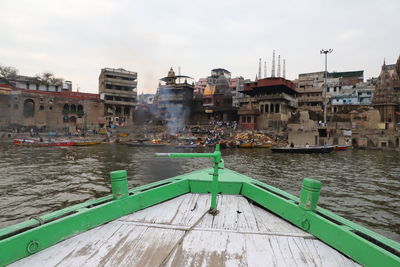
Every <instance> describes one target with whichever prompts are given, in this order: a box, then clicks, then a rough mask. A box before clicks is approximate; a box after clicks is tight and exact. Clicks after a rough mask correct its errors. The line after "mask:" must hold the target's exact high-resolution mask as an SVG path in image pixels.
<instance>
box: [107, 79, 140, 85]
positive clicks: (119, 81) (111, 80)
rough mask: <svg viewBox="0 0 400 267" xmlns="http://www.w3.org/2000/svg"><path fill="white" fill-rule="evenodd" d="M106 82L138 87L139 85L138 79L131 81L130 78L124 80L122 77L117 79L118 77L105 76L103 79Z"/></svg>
mask: <svg viewBox="0 0 400 267" xmlns="http://www.w3.org/2000/svg"><path fill="white" fill-rule="evenodd" d="M103 83H104V84H112V85H119V86H132V87H136V86H137V81H136V80H135V81H129V80H122V79H116V78H104V79H103Z"/></svg>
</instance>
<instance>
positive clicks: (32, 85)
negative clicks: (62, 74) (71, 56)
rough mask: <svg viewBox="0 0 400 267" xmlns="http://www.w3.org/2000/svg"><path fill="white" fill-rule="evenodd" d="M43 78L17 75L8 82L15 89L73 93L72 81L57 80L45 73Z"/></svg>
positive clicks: (8, 79)
mask: <svg viewBox="0 0 400 267" xmlns="http://www.w3.org/2000/svg"><path fill="white" fill-rule="evenodd" d="M43 76H44V77H39V76H24V75H16V76H13V77H8V78H7V81H8V82H9V83H10V85H11V86H13V87H15V88H21V89H27V90H36V91H45V92H61V91H72V82H71V81H64V80H63V79H61V78H55V77H54V76H53V75H52V74H51V73H45V74H44V75H43Z"/></svg>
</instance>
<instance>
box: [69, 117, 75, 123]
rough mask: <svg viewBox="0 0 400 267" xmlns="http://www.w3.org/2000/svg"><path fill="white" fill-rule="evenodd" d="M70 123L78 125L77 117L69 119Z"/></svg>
mask: <svg viewBox="0 0 400 267" xmlns="http://www.w3.org/2000/svg"><path fill="white" fill-rule="evenodd" d="M69 122H70V123H72V124H76V117H75V116H71V117H70V118H69Z"/></svg>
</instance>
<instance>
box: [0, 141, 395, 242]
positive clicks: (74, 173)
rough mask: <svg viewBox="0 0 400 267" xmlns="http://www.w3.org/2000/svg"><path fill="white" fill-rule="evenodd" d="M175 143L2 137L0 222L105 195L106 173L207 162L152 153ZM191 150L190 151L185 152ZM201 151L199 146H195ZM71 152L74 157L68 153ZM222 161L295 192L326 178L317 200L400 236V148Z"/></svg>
mask: <svg viewBox="0 0 400 267" xmlns="http://www.w3.org/2000/svg"><path fill="white" fill-rule="evenodd" d="M166 151H174V149H173V148H168V147H158V148H135V147H128V146H125V145H117V144H102V145H98V146H92V147H69V148H60V147H56V148H46V147H43V148H40V147H15V146H13V145H12V144H6V143H0V228H1V227H5V226H8V225H11V224H14V223H17V222H20V221H23V220H25V219H28V218H29V217H30V216H32V215H41V214H45V213H49V212H52V211H55V210H58V209H61V208H64V207H67V206H70V205H73V204H77V203H80V202H82V201H85V200H88V199H93V198H98V197H101V196H104V195H107V194H109V193H110V182H109V179H108V172H110V171H113V170H118V169H126V170H127V171H128V175H129V185H130V187H133V186H137V185H142V184H146V183H149V182H154V181H157V180H160V179H163V178H168V177H172V176H175V175H178V174H183V173H185V172H188V171H193V170H197V169H200V168H203V167H209V166H211V161H210V160H209V159H155V158H154V156H153V155H154V153H155V152H166ZM189 151H190V150H189ZM199 152H203V151H199ZM70 154H74V155H75V159H74V160H71V159H67V155H70ZM222 154H223V158H224V160H225V166H226V167H227V168H230V169H233V170H235V171H238V172H241V173H243V174H246V175H248V176H251V177H253V178H256V179H259V180H261V181H263V182H266V183H268V184H270V185H272V186H275V187H278V188H280V189H283V190H286V191H288V192H290V193H292V194H294V195H296V196H298V195H299V191H300V187H301V182H302V179H303V178H306V177H308V178H314V179H318V180H320V181H321V182H322V183H323V188H322V191H321V198H320V205H321V206H322V207H324V208H327V209H329V210H331V211H333V212H335V213H337V214H339V215H341V216H343V217H345V218H347V219H350V220H352V221H354V222H356V223H359V224H361V225H363V226H366V227H367V228H370V229H371V230H374V231H376V232H379V233H381V234H383V235H385V236H387V237H389V238H392V239H394V240H396V241H400V165H399V160H400V153H399V152H394V151H363V150H351V151H341V152H334V153H331V154H324V155H322V154H321V155H318V154H316V155H291V154H274V153H272V152H271V151H270V150H268V149H230V150H223V151H222Z"/></svg>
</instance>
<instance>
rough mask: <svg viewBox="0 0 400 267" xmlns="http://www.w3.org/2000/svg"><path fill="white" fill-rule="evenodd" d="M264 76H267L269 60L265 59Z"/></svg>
mask: <svg viewBox="0 0 400 267" xmlns="http://www.w3.org/2000/svg"><path fill="white" fill-rule="evenodd" d="M264 78H267V61H264Z"/></svg>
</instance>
